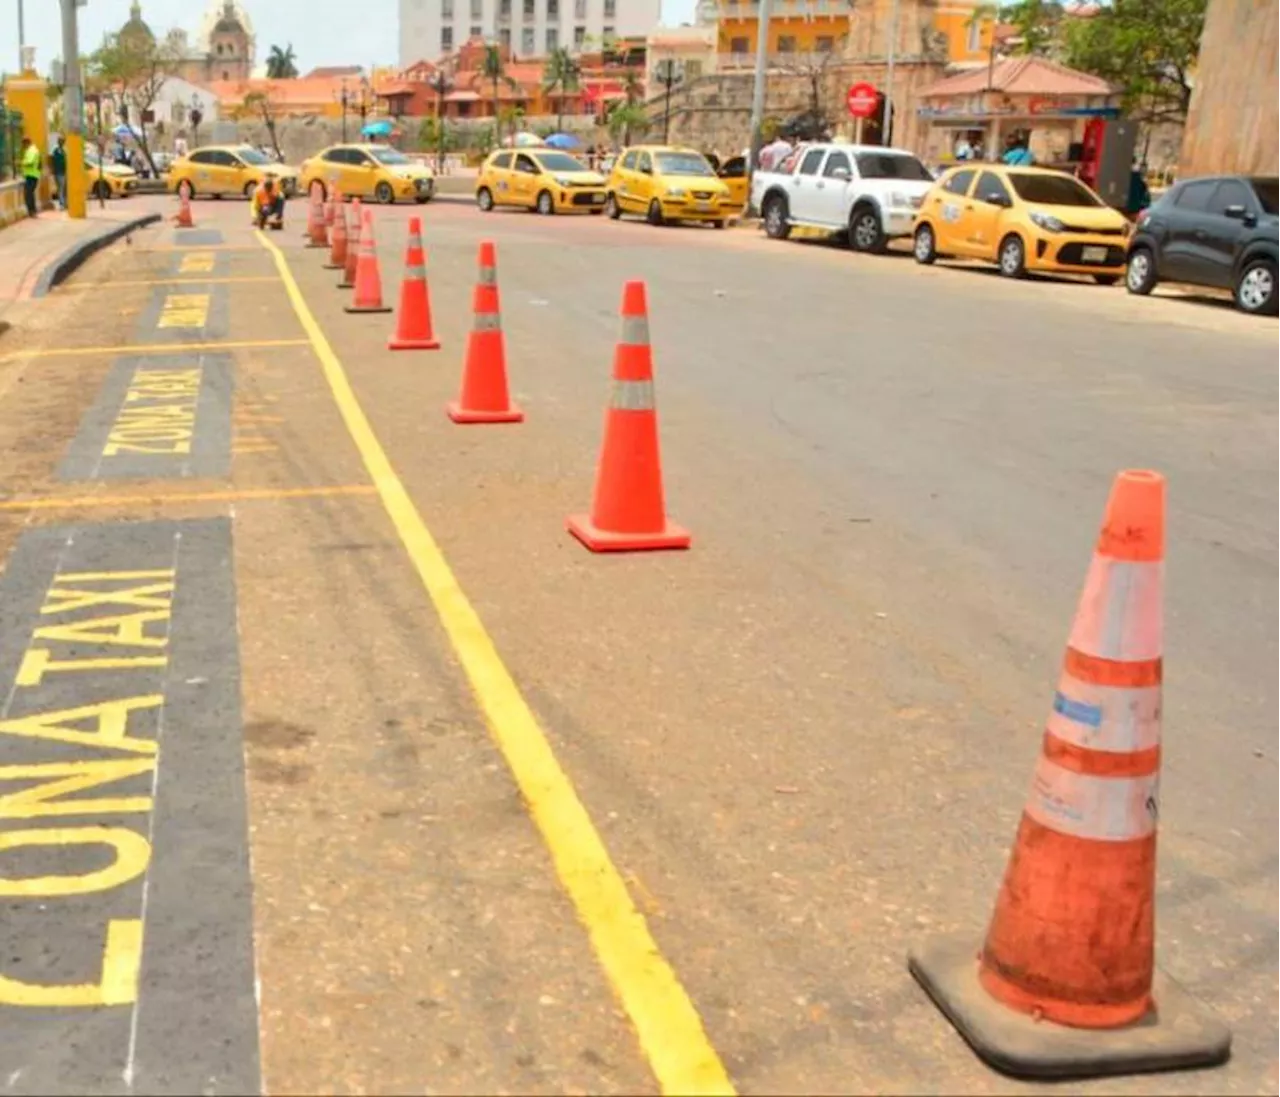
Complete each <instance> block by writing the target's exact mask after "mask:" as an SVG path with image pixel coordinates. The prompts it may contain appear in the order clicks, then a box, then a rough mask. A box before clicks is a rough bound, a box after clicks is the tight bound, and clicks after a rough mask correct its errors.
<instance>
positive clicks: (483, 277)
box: [480, 267, 498, 286]
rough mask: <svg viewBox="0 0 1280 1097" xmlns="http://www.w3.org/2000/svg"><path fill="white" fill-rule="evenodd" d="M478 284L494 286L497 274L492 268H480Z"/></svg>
mask: <svg viewBox="0 0 1280 1097" xmlns="http://www.w3.org/2000/svg"><path fill="white" fill-rule="evenodd" d="M480 284H481V285H482V286H496V285H497V284H498V272H497V270H495V269H494V268H493V267H481V268H480Z"/></svg>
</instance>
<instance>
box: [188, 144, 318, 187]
mask: <svg viewBox="0 0 1280 1097" xmlns="http://www.w3.org/2000/svg"><path fill="white" fill-rule="evenodd" d="M267 175H273V176H275V178H276V179H277V180H278V182H279V185H280V187H281V189H282V190H283V191H284V196H285V197H286V198H291V197H292V196H293V195H295V194H297V193H298V169H297V168H291V167H290V166H289V165H288V164H278V163H276V161H274V160H272V159H271V158H270V157H268V156H264V155H263V154H262V153H261V152H259V151H258V150H257V149H255V148H253V147H252V146H251V145H205V146H203V147H201V148H198V149H192V150H191V151H190V152H189V153H187V155H186V156H180V157H179V158H178V159H177V160H175V161H174V162H173V163H172V164H170V165H169V175H168V178H167V180H166V183H167V186H168V189H169V191H170V192H171V193H173V194H177V193H178V191H179V189H180V188H183V187H185V188H186V189H187V192H188V194H189V195H190V196H191V197H192V198H194V197H196V195H199V196H200V197H201V198H233V197H235V196H237V195H243V196H244V197H245V198H250V199H251V198H252V197H253V192H254V191H255V190H257V189H258V184H259V183H261V182H262V180H263V178H264V177H265V176H267Z"/></svg>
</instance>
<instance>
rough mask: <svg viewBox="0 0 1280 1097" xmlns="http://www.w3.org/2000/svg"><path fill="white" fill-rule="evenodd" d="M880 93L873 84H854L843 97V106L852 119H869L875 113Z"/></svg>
mask: <svg viewBox="0 0 1280 1097" xmlns="http://www.w3.org/2000/svg"><path fill="white" fill-rule="evenodd" d="M879 102H880V93H879V92H877V91H876V89H875V85H874V84H868V83H865V82H863V83H859V84H854V85H853V87H851V88H850V89H849V91H848V93H847V94H846V95H845V97H844V105H845V107H846V109H847V110H848V111H849V113H850V114H851V115H853V117H854V118H870V117H872V115H874V114H875V112H876V106H877V105H878V104H879Z"/></svg>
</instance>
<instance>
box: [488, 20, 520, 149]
mask: <svg viewBox="0 0 1280 1097" xmlns="http://www.w3.org/2000/svg"><path fill="white" fill-rule="evenodd" d="M480 75H481V76H483V77H484V78H485V79H486V80H488V81H489V84H490V86H491V87H492V88H493V143H494V145H497V144H498V143H499V142H498V127H499V126H500V125H501V121H500V119H499V115H501V113H502V104H501V102H500V101H499V99H498V87H499V85H501V84H506V85H507V87H509V88H511V89H512V90H513V91H519V90H520V85H519V84H517V83H516V82H515V81H514V80H512V79H511V77H509V76H508V75H507V66H506V65H505V64H504V63H503V60H502V48H501V47H500V46H498V45H497V44H496V43H490V44H488V45H486V46H485V47H484V60H483V61H481V62H480Z"/></svg>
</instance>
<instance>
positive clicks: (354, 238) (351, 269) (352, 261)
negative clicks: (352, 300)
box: [338, 198, 361, 289]
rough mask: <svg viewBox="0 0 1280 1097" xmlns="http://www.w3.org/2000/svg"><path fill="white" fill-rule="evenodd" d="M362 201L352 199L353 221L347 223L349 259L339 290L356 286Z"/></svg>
mask: <svg viewBox="0 0 1280 1097" xmlns="http://www.w3.org/2000/svg"><path fill="white" fill-rule="evenodd" d="M360 218H361V212H360V199H359V198H353V199H351V220H350V221H349V222H348V223H347V258H346V265H345V266H344V267H343V268H342V281H340V282H339V283H338V289H352V288H353V287H354V286H355V284H356V260H357V259H359V257H360Z"/></svg>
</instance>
